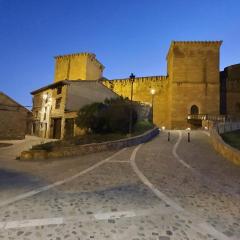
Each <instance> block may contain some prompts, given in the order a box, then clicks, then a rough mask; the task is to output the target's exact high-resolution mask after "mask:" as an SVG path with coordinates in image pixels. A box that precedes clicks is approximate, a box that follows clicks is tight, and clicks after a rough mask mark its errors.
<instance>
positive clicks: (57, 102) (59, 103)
mask: <svg viewBox="0 0 240 240" xmlns="http://www.w3.org/2000/svg"><path fill="white" fill-rule="evenodd" d="M61 100H62V98H57V99H56V104H55V109H59V108H60V105H61Z"/></svg>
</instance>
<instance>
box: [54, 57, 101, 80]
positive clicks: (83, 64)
mask: <svg viewBox="0 0 240 240" xmlns="http://www.w3.org/2000/svg"><path fill="white" fill-rule="evenodd" d="M55 61H56V63H55V76H54V82H58V81H62V80H66V79H67V80H98V79H100V78H102V73H103V70H104V66H103V65H102V64H101V63H100V62H99V61H98V60H97V59H96V55H95V54H93V53H76V54H69V55H63V56H57V57H55Z"/></svg>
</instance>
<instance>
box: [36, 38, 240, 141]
mask: <svg viewBox="0 0 240 240" xmlns="http://www.w3.org/2000/svg"><path fill="white" fill-rule="evenodd" d="M221 44H222V42H221V41H186V42H182V41H174V42H172V43H171V46H170V48H169V51H168V54H167V57H166V60H167V75H166V76H150V77H136V78H135V80H134V83H133V100H134V101H138V102H141V103H144V104H148V105H150V106H151V105H152V102H153V120H154V123H155V124H156V125H158V126H159V127H162V126H165V127H166V128H169V129H174V128H180V129H182V128H187V127H192V125H191V123H189V121H188V119H187V117H188V115H189V114H207V115H213V116H216V115H217V116H218V115H219V114H231V115H232V116H235V115H236V107H237V108H239V109H240V104H239V102H238V100H237V99H238V97H237V94H238V92H237V93H235V90H236V88H235V87H234V86H235V85H236V84H237V85H236V86H237V89H238V87H239V92H240V85H239V82H238V83H236V81H235V80H236V78H238V77H236V76H235V75H236V74H235V75H234V76H235V77H234V80H233V81H232V82H231V81H229V78H228V80H226V81H225V83H226V85H227V86H228V87H227V88H224V85H223V83H224V82H223V81H222V80H221V81H220V78H219V75H220V74H219V52H220V46H221ZM55 59H56V68H55V77H54V83H53V84H51V85H49V86H47V87H44V88H42V89H40V90H37V91H34V92H32V94H33V95H34V105H33V115H34V116H35V120H36V121H35V123H36V126H34V130H35V131H37V132H40V133H41V134H40V135H41V136H42V137H56V136H57V137H58V138H63V137H64V136H65V135H66V129H65V128H66V124H65V123H66V121H65V120H66V119H68V118H71V119H74V118H75V116H76V112H77V110H78V109H79V108H78V109H77V108H74V109H72V110H70V109H68V105H69V102H71V101H72V100H71V97H73V96H74V98H72V99H75V100H74V101H75V102H78V103H81V104H80V105H78V107H80V106H82V105H83V103H84V104H86V102H84V100H83V99H84V98H85V97H86V94H87V98H89V99H91V100H92V101H93V100H99V101H100V100H103V99H104V97H109V96H112V95H111V94H114V93H115V96H116V94H117V95H121V96H124V97H128V98H131V97H130V95H131V85H132V83H131V81H130V79H129V78H125V79H113V80H107V79H106V78H102V73H103V69H104V66H103V65H102V64H101V63H100V62H99V61H98V60H97V59H96V56H95V55H94V54H92V53H79V54H71V55H65V56H58V57H56V58H55ZM229 71H230V70H229ZM229 71H228V72H229ZM229 74H230V72H229ZM230 75H231V76H233V74H230ZM230 75H229V76H230ZM69 79H70V80H71V81H68V80H69ZM238 79H239V78H238ZM66 80H67V81H66ZM74 81H75V82H76V83H77V82H79V84H78V85H74V84H72V83H73V82H74ZM83 82H86V83H87V84H90V82H96V84H97V83H98V84H101V86H100V85H98V89H97V90H96V89H95V88H94V87H93V85H92V86H91V88H92V91H90V90H88V91H85V90H84V85H82V86H81V84H80V83H83ZM233 82H234V83H233ZM70 83H71V84H70ZM233 84H235V85H234V86H233ZM70 85H71V87H69V86H70ZM104 85H105V87H106V88H105V90H104V89H103V88H102V87H103V86H104ZM60 86H61V93H58V89H59V87H60ZM89 86H90V85H89ZM230 86H232V87H230ZM81 88H83V91H81ZM69 89H71V91H72V93H73V94H72V95H71V97H69ZM93 89H95V90H93ZM106 89H109V92H106ZM151 89H154V90H155V94H154V96H152V95H151V93H150V91H151ZM224 89H225V90H224ZM231 89H232V90H231ZM101 91H103V94H101ZM224 91H225V97H226V96H227V98H228V101H227V104H228V106H227V109H228V111H222V109H223V106H224V105H223V103H224V94H223V92H224ZM98 95H101V98H100V99H98V98H96V96H98ZM84 96H85V97H84ZM220 96H221V97H220ZM45 98H46V99H48V98H49V99H51V101H49V102H48V101H46V99H45ZM44 99H45V100H44ZM57 99H61V101H60V100H57ZM57 101H60V105H59V107H56V106H57ZM236 101H237V102H236ZM90 102H91V101H89V103H90ZM233 105H234V107H235V108H234V107H233ZM220 109H221V111H220ZM239 117H240V110H239ZM58 118H61V120H60V121H61V127H59V129H58V130H56V131H57V133H54V132H53V131H54V130H53V125H54V124H55V123H54V121H57V120H56V119H58ZM38 123H39V124H38ZM69 124H70V125H71V124H72V123H70V122H69ZM44 126H45V127H44ZM39 128H40V129H39ZM78 133H80V132H79V130H77V129H76V126H75V125H74V135H76V134H78ZM56 134H57V135H56Z"/></svg>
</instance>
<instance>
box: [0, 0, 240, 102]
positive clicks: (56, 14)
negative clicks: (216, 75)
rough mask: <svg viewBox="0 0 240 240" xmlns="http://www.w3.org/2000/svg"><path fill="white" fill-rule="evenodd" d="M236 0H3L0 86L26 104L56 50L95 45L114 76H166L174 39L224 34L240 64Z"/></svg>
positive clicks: (228, 59)
mask: <svg viewBox="0 0 240 240" xmlns="http://www.w3.org/2000/svg"><path fill="white" fill-rule="evenodd" d="M239 9H240V1H239V0H225V1H223V0H172V1H171V0H169V1H163V0H101V1H100V0H88V1H82V0H0V54H1V55H0V83H1V84H0V91H3V92H5V93H7V94H8V95H9V96H11V97H13V98H14V99H16V100H17V101H19V102H20V103H21V104H23V105H31V95H30V94H29V92H30V91H32V90H34V89H37V88H39V87H41V86H44V85H46V84H49V83H51V82H52V81H53V76H54V59H53V57H54V56H56V55H62V54H67V53H74V52H82V51H84V52H86V51H89V52H94V53H95V54H96V55H97V58H98V59H99V60H100V61H101V62H102V63H103V64H104V65H105V67H106V69H105V71H104V76H105V77H107V78H109V79H112V78H122V77H128V76H129V74H130V73H131V72H134V73H135V75H136V76H150V75H165V74H166V60H165V57H166V54H167V51H168V48H169V46H170V43H171V41H172V40H223V45H222V47H221V58H220V62H221V64H220V68H221V69H223V68H224V67H226V66H228V65H231V64H236V63H240V14H239Z"/></svg>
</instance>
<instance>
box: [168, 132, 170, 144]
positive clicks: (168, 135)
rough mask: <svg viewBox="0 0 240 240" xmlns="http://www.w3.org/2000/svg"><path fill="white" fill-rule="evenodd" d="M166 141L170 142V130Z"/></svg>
mask: <svg viewBox="0 0 240 240" xmlns="http://www.w3.org/2000/svg"><path fill="white" fill-rule="evenodd" d="M167 140H168V142H170V132H168V139H167Z"/></svg>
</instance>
